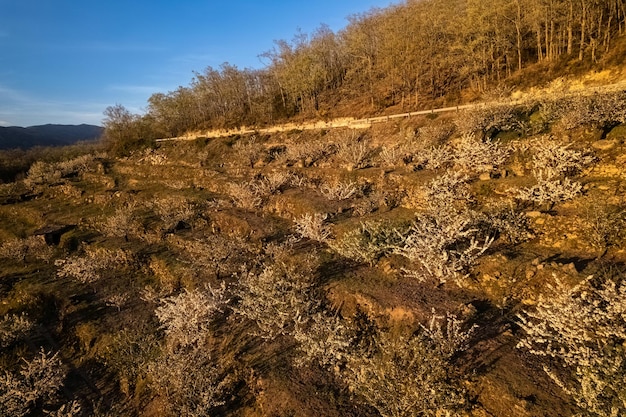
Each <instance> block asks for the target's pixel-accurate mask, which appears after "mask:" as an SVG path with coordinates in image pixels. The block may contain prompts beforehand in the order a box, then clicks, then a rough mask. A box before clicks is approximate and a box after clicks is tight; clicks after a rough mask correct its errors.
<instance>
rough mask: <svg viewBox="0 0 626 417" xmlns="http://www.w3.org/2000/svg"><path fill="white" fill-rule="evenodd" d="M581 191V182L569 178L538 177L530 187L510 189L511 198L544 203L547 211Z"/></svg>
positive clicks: (541, 204) (539, 203)
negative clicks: (536, 181)
mask: <svg viewBox="0 0 626 417" xmlns="http://www.w3.org/2000/svg"><path fill="white" fill-rule="evenodd" d="M581 191H582V184H581V183H579V182H576V181H572V180H570V179H569V178H565V179H563V180H559V179H556V180H546V179H540V180H539V182H538V183H537V184H536V185H534V186H532V187H525V188H517V189H510V190H509V193H510V194H511V195H512V196H513V198H515V199H517V200H521V201H529V202H532V203H535V204H536V205H539V206H543V205H546V206H547V209H548V211H549V210H552V208H553V207H554V205H555V204H557V203H562V202H564V201H568V200H572V199H574V198H576V197H577V196H578V195H579V194H580V192H581Z"/></svg>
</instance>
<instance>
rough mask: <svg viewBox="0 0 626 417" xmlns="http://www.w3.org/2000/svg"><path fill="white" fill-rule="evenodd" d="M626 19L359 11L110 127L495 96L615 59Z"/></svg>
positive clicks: (127, 130) (202, 78) (127, 129)
mask: <svg viewBox="0 0 626 417" xmlns="http://www.w3.org/2000/svg"><path fill="white" fill-rule="evenodd" d="M625 19H626V6H625V4H624V2H623V0H606V1H589V0H494V1H489V2H485V1H482V0H410V1H404V2H400V3H399V4H397V5H394V6H391V7H388V8H385V9H373V10H370V11H368V12H365V13H362V14H358V15H354V16H351V17H350V18H349V24H348V25H347V26H346V27H345V29H343V30H341V31H339V32H337V33H334V32H332V31H331V30H330V29H329V28H328V27H326V26H323V25H322V26H320V28H319V29H318V30H316V31H315V32H314V33H312V34H305V33H298V34H296V35H295V36H294V38H293V39H292V40H290V41H288V40H279V41H277V42H276V44H275V47H274V48H273V49H272V50H270V51H265V52H262V51H259V52H260V53H261V55H260V57H261V59H262V61H263V62H264V67H263V68H261V69H249V68H246V69H240V68H237V67H236V66H234V65H231V64H228V63H224V64H223V65H221V66H220V67H219V68H211V67H208V68H206V69H199V72H197V73H196V74H195V76H194V77H193V79H192V80H191V82H190V83H189V85H188V86H185V87H179V88H178V89H176V90H175V91H170V92H155V94H153V95H152V96H151V97H150V98H149V99H148V103H147V111H146V113H145V114H143V115H135V114H132V113H131V112H129V111H128V110H127V109H125V108H124V107H123V106H120V105H117V106H112V107H110V108H109V109H107V112H106V116H107V118H106V120H105V126H106V127H107V131H108V135H109V136H110V137H111V138H113V139H119V138H120V137H124V138H125V139H126V140H127V141H128V142H129V143H132V142H133V141H135V140H140V141H141V140H145V139H149V138H163V137H173V136H180V135H182V134H184V133H186V132H188V131H197V130H200V129H215V128H232V127H239V126H242V125H247V126H257V127H258V126H265V125H272V124H275V123H277V122H282V121H284V120H287V119H294V118H295V119H303V118H305V119H325V118H336V117H362V116H373V115H376V114H379V113H381V112H392V113H393V112H395V113H403V112H405V111H409V110H419V109H430V108H433V107H444V106H445V105H457V104H462V103H465V102H468V101H473V100H477V99H479V100H482V101H489V99H491V98H494V97H495V98H498V97H501V96H503V95H504V96H506V95H507V94H508V92H510V91H511V90H515V89H518V88H520V87H523V88H527V87H530V86H534V85H537V84H540V83H545V82H548V81H550V80H552V79H554V78H558V77H560V76H563V75H564V74H570V75H572V74H583V73H585V72H586V71H588V70H589V69H603V68H612V67H614V66H618V67H619V66H620V65H621V64H622V63H623V57H624V56H625V51H626V47H625V45H626V44H625V43H624V40H623V39H622V36H621V35H622V34H623V32H624V30H625V24H626V21H625ZM119 151H120V152H122V153H124V152H126V151H127V149H126V147H122V148H121V149H119Z"/></svg>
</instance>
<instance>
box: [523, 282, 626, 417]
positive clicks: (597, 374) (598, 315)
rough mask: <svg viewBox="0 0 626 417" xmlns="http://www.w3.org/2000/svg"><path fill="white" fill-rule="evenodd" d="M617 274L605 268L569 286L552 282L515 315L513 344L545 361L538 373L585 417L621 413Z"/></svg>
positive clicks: (624, 386)
mask: <svg viewBox="0 0 626 417" xmlns="http://www.w3.org/2000/svg"><path fill="white" fill-rule="evenodd" d="M623 277H624V275H623V272H622V271H620V272H615V271H606V272H604V273H602V274H600V276H598V277H593V276H590V277H588V278H587V279H585V280H583V281H582V282H581V283H579V284H578V285H575V286H574V287H572V288H569V287H567V286H566V285H565V284H563V283H562V282H561V281H559V280H557V282H556V285H555V286H553V287H551V290H552V291H551V293H549V294H547V295H545V296H541V297H540V298H539V300H538V301H537V304H536V308H535V309H534V310H527V311H525V312H522V313H521V314H519V316H518V318H519V320H520V326H521V327H522V329H524V332H525V336H524V338H523V339H522V340H521V341H520V342H519V344H518V347H519V348H524V349H527V350H528V351H529V352H531V353H533V354H535V355H537V356H540V357H544V358H547V359H550V361H549V363H548V364H546V366H545V367H544V371H545V372H546V373H547V374H548V375H549V376H550V377H551V378H552V379H553V380H554V381H555V382H556V383H557V384H558V385H559V386H560V387H561V388H563V390H564V391H565V392H566V393H568V394H569V395H571V396H572V397H573V398H574V400H575V401H576V403H577V404H578V406H579V407H581V408H582V409H584V410H586V411H587V412H589V413H591V415H597V416H602V417H605V416H606V417H609V416H611V417H615V416H619V415H624V414H626V360H625V357H626V356H625V352H624V349H625V347H624V340H626V284H625V283H624V279H623Z"/></svg>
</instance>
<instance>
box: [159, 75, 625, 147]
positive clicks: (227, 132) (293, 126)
mask: <svg viewBox="0 0 626 417" xmlns="http://www.w3.org/2000/svg"><path fill="white" fill-rule="evenodd" d="M624 89H626V81H620V82H617V83H614V84H609V85H605V86H596V87H584V88H580V89H574V90H571V91H568V92H565V95H590V94H595V93H599V92H608V91H616V90H624ZM554 93H555V92H551V91H549V90H546V91H544V92H543V95H548V96H550V95H553V94H554ZM563 93H564V92H561V94H563ZM534 95H536V96H537V97H539V96H541V95H542V94H541V93H540V92H535V93H534ZM523 101H524V99H523V98H522V99H517V100H516V99H508V100H507V99H505V100H503V101H491V102H481V103H475V104H465V105H461V106H453V107H441V108H438V109H430V110H419V111H412V112H408V113H398V114H392V115H389V116H377V117H367V118H364V119H355V118H353V117H343V118H338V119H333V120H329V121H317V122H304V123H285V124H281V125H275V126H271V127H266V128H250V127H247V126H243V127H241V128H239V129H215V130H205V131H196V132H189V133H188V134H186V135H183V136H177V137H173V138H163V139H157V140H156V141H157V142H168V141H177V140H195V139H198V138H219V137H228V136H232V135H245V134H251V133H276V132H284V131H289V130H319V129H334V128H342V127H348V128H352V129H367V128H369V127H370V126H371V125H372V124H374V123H386V122H389V121H391V120H395V119H404V118H408V117H413V116H419V115H426V114H435V113H449V112H458V111H461V110H466V109H474V108H480V107H489V106H496V105H503V104H508V105H515V104H520V103H522V102H523Z"/></svg>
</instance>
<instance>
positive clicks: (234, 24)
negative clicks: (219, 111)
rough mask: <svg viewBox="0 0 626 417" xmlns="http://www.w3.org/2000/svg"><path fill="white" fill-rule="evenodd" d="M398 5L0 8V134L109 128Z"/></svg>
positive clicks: (144, 3) (271, 2) (138, 1)
mask: <svg viewBox="0 0 626 417" xmlns="http://www.w3.org/2000/svg"><path fill="white" fill-rule="evenodd" d="M391 3H398V1H397V0H315V1H299V0H292V1H287V0H267V1H251V0H230V1H214V0H204V1H200V0H188V1H187V0H178V1H164V0H150V1H148V0H98V1H96V0H0V126H31V125H38V124H46V123H60V124H80V123H90V124H100V122H101V121H102V119H103V117H104V116H103V115H102V112H103V111H104V109H105V108H106V107H107V106H110V105H114V104H116V103H119V104H122V105H124V106H125V107H127V108H128V109H130V110H131V111H133V112H137V113H139V112H141V111H142V110H143V109H144V107H145V106H146V102H147V99H148V97H149V96H150V95H151V94H152V93H155V92H167V91H171V90H174V89H175V88H177V87H178V86H179V85H188V83H189V81H190V80H191V78H192V77H193V71H202V70H203V69H204V68H206V67H207V66H212V67H218V66H219V65H220V64H221V63H223V62H229V63H231V64H234V65H237V66H238V67H240V68H246V67H253V68H259V67H262V63H261V62H260V61H259V59H258V55H259V54H261V53H262V52H264V51H267V50H270V49H271V48H272V47H273V45H274V43H273V41H274V40H277V39H286V40H291V39H292V38H293V36H294V35H295V34H296V32H297V30H298V29H301V30H302V31H303V32H305V33H311V32H313V31H314V30H315V29H316V28H317V27H318V26H319V25H320V24H321V23H325V24H328V25H329V26H330V27H331V29H333V30H335V31H337V30H339V29H341V28H342V27H344V26H345V25H346V24H347V20H346V17H347V16H349V15H351V14H354V13H361V12H365V11H367V10H369V9H371V8H372V7H386V6H388V5H389V4H391Z"/></svg>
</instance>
